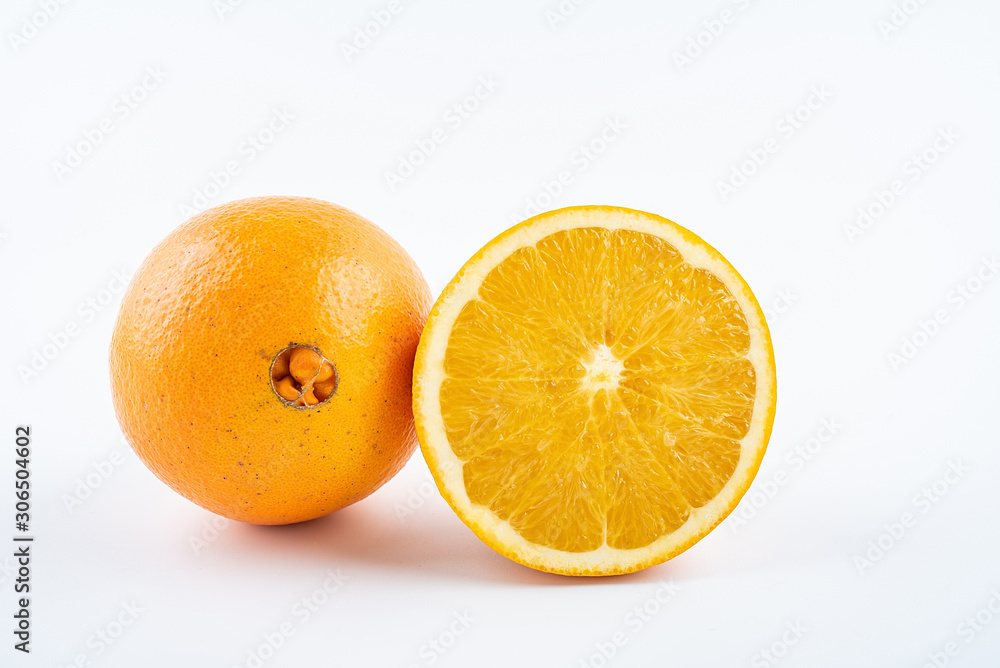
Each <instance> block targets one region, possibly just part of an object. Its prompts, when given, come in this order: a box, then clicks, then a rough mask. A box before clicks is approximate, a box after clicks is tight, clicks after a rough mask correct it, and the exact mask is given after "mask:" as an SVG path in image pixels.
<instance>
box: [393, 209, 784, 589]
mask: <svg viewBox="0 0 1000 668" xmlns="http://www.w3.org/2000/svg"><path fill="white" fill-rule="evenodd" d="M775 396H776V395H775V371H774V355H773V351H772V348H771V340H770V335H769V333H768V330H767V325H766V324H765V322H764V315H763V313H762V311H761V309H760V306H759V305H758V303H757V301H756V300H755V299H754V296H753V294H752V293H751V291H750V288H749V287H748V286H747V284H746V283H745V282H744V281H743V279H742V278H741V277H740V275H739V274H738V273H737V272H736V270H735V269H734V268H733V267H732V266H731V265H730V264H729V262H727V261H726V259H725V258H723V257H722V255H721V254H720V253H719V252H718V251H716V250H715V249H714V248H712V247H711V246H709V245H708V244H707V243H705V242H704V241H703V240H701V239H700V238H699V237H697V236H695V235H694V234H693V233H691V232H689V231H688V230H686V229H684V228H682V227H680V226H679V225H677V224H676V223H673V222H671V221H669V220H667V219H665V218H661V217H659V216H655V215H652V214H649V213H643V212H641V211H634V210H630V209H623V208H617V207H608V206H584V207H573V208H568V209H560V210H558V211H552V212H550V213H545V214H542V215H539V216H536V217H534V218H531V219H529V220H527V221H525V222H523V223H521V224H520V225H517V226H515V227H513V228H512V229H510V230H508V231H506V232H504V233H503V234H501V235H500V236H498V237H497V238H496V239H494V240H493V241H491V242H490V243H488V244H487V245H486V246H485V247H484V248H483V249H482V250H480V251H479V253H477V254H476V255H475V256H474V257H473V258H472V259H471V260H470V261H469V262H468V263H467V264H466V265H465V266H464V267H463V268H462V269H461V271H459V273H458V275H457V276H456V277H455V278H454V279H453V280H452V281H451V283H450V284H449V285H448V286H447V287H446V288H445V290H444V292H443V293H442V294H441V296H440V298H439V299H438V300H437V303H436V304H435V306H434V308H433V309H432V311H431V314H430V316H429V318H428V321H427V326H426V327H425V329H424V333H423V336H422V338H421V341H420V346H419V348H418V349H417V358H416V364H415V368H414V389H413V407H414V416H415V419H416V425H417V435H418V437H419V439H420V443H421V448H422V450H423V454H424V456H425V458H426V460H427V463H428V465H429V467H430V470H431V473H432V474H433V476H434V479H435V481H436V482H437V485H438V488H439V489H440V490H441V493H442V495H443V496H444V498H445V499H446V500H447V501H448V503H449V504H450V505H451V506H452V508H453V509H454V510H455V511H456V512H457V513H458V515H459V517H460V518H461V519H462V520H463V521H464V522H465V523H466V524H467V525H468V526H469V527H470V528H471V529H472V530H473V531H474V532H475V533H476V534H477V535H478V536H479V537H480V538H481V539H482V540H483V541H484V542H485V543H486V544H488V545H489V546H490V547H492V548H493V549H495V550H497V551H498V552H500V553H501V554H503V555H505V556H507V557H510V558H511V559H513V560H515V561H517V562H520V563H522V564H524V565H526V566H530V567H532V568H536V569H539V570H543V571H549V572H554V573H563V574H574V575H606V574H616V573H627V572H631V571H636V570H640V569H642V568H646V567H648V566H651V565H654V564H657V563H660V562H662V561H665V560H667V559H669V558H671V557H673V556H675V555H677V554H679V553H680V552H682V551H683V550H685V549H687V548H688V547H690V546H691V545H693V544H694V543H695V542H697V541H698V540H699V539H700V538H702V537H703V536H704V535H705V534H707V533H708V532H709V531H710V530H711V529H712V528H714V527H715V526H716V525H717V524H718V523H719V522H721V521H722V520H723V519H724V518H725V516H726V515H727V514H728V513H729V512H731V511H732V509H733V508H734V507H735V506H736V504H737V503H738V501H739V499H740V497H741V496H742V495H743V494H744V492H746V490H747V488H748V487H749V485H750V483H751V481H752V479H753V477H754V474H755V473H756V472H757V469H758V467H759V466H760V462H761V458H762V457H763V455H764V450H765V448H766V446H767V440H768V437H769V436H770V432H771V425H772V422H773V421H774V410H775Z"/></svg>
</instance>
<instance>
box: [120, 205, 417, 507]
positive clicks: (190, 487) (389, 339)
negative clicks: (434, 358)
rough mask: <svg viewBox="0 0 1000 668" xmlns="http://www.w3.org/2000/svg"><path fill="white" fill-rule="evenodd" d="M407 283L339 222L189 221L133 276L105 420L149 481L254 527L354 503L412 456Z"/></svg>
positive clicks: (360, 230)
mask: <svg viewBox="0 0 1000 668" xmlns="http://www.w3.org/2000/svg"><path fill="white" fill-rule="evenodd" d="M430 301H431V296H430V291H429V289H428V287H427V283H426V282H425V281H424V279H423V276H422V275H421V273H420V270H419V269H418V268H417V266H416V264H415V263H414V262H413V260H412V259H411V258H410V257H409V255H407V254H406V251H404V250H403V249H402V247H400V246H399V244H397V243H396V242H395V241H394V240H393V239H392V238H391V237H390V236H389V235H388V234H386V233H385V232H383V231H382V230H381V229H380V228H378V227H376V226H375V225H373V224H372V223H370V222H369V221H367V220H365V219H364V218H362V217H361V216H359V215H357V214H355V213H353V212H351V211H349V210H347V209H344V208H342V207H339V206H336V205H334V204H330V203H327V202H323V201H320V200H315V199H308V198H303V197H257V198H252V199H245V200H239V201H236V202H230V203H228V204H224V205H221V206H218V207H215V208H213V209H210V210H208V211H205V212H204V213H202V214H200V215H198V216H196V217H194V218H192V219H191V220H189V221H188V222H187V223H185V224H184V225H182V226H181V227H179V228H178V229H176V230H175V231H174V232H173V233H171V234H170V235H169V236H168V237H167V238H166V239H164V240H163V241H162V242H161V243H160V244H159V245H158V246H156V248H155V249H153V251H152V252H151V253H150V255H149V256H148V257H147V258H146V260H145V261H144V262H143V263H142V266H141V267H140V268H139V270H138V271H137V272H136V274H135V277H134V278H133V279H132V282H131V284H130V285H129V287H128V290H127V291H126V293H125V296H124V298H123V301H122V306H121V311H120V313H119V314H118V320H117V322H116V323H115V328H114V333H113V335H112V340H111V354H110V370H111V386H112V394H113V399H114V405H115V412H116V414H117V416H118V420H119V422H120V423H121V426H122V430H123V431H124V433H125V436H126V438H127V439H128V441H129V443H130V444H131V445H132V448H133V449H134V450H135V452H136V453H137V454H138V455H139V457H140V458H141V459H142V461H143V462H145V464H146V466H148V467H149V468H150V470H152V472H153V473H154V474H156V476H157V477H159V478H160V479H161V480H163V481H164V482H165V483H167V484H168V485H169V486H170V487H172V488H173V489H174V490H176V491H177V492H179V493H180V494H182V495H183V496H185V497H187V498H188V499H190V500H191V501H194V502H195V503H197V504H198V505H200V506H202V507H204V508H207V509H208V510H211V511H212V512H215V513H218V514H219V515H223V516H225V517H228V518H231V519H235V520H240V521H244V522H252V523H254V524H287V523H291V522H301V521H303V520H308V519H312V518H315V517H319V516H321V515H325V514H327V513H330V512H333V511H335V510H337V509H339V508H343V507H344V506H346V505H348V504H351V503H353V502H355V501H357V500H359V499H362V498H364V497H366V496H368V495H369V494H371V493H372V492H373V491H374V490H376V489H378V488H379V487H380V486H381V485H382V484H383V483H385V482H386V481H387V480H389V478H391V477H392V476H393V475H394V474H395V473H396V472H397V471H399V469H400V468H402V466H403V464H405V463H406V461H407V459H409V457H410V455H411V454H412V453H413V450H414V448H415V446H416V437H415V435H414V427H413V414H412V409H411V382H412V370H413V358H414V354H415V352H416V348H417V342H418V341H419V338H420V332H421V330H422V328H423V325H424V321H425V320H426V318H427V313H428V311H429V309H430Z"/></svg>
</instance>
